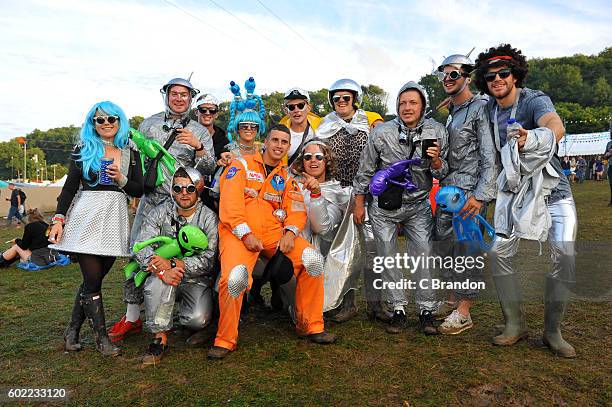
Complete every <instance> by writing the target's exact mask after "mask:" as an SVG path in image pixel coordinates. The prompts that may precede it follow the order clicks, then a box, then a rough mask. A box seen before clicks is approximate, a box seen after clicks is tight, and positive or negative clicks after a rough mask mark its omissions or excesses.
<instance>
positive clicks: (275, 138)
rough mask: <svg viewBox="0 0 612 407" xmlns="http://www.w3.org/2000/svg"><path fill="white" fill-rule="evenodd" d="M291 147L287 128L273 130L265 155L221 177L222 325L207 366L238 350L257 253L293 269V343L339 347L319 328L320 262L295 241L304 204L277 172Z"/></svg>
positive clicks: (287, 287) (246, 159)
mask: <svg viewBox="0 0 612 407" xmlns="http://www.w3.org/2000/svg"><path fill="white" fill-rule="evenodd" d="M290 140H291V136H290V132H289V129H288V128H287V127H285V126H283V125H277V126H274V127H272V129H271V130H270V133H268V136H267V138H266V140H265V143H264V146H265V151H264V152H263V154H260V153H259V152H256V153H255V154H253V155H245V156H243V157H240V158H237V159H235V160H234V161H233V162H232V163H231V164H230V166H229V168H228V169H227V170H226V171H225V173H224V174H223V175H222V176H221V199H220V206H219V220H220V222H219V239H220V245H219V249H220V256H221V279H220V281H219V309H220V317H219V329H218V331H217V337H216V339H215V345H214V346H213V347H212V348H211V350H210V351H209V353H208V357H209V358H210V359H221V358H223V357H225V356H226V355H227V353H228V352H230V351H232V350H234V349H235V348H236V344H237V341H238V321H239V318H240V308H241V306H242V297H243V295H244V293H245V291H247V290H248V289H250V287H251V284H252V281H253V279H252V276H251V275H252V272H253V266H254V265H255V262H256V261H257V257H258V256H259V254H260V253H262V254H263V256H265V257H267V258H271V257H272V256H273V255H274V254H275V252H276V251H277V249H278V250H280V252H282V253H284V254H285V255H286V256H287V257H288V258H289V259H290V260H291V262H292V263H293V276H289V278H288V279H286V280H287V281H285V283H284V284H283V287H281V290H283V291H284V292H285V298H288V302H289V305H290V308H292V309H290V312H291V314H292V316H293V317H294V320H295V323H296V328H297V332H298V335H300V336H302V337H307V338H308V339H310V340H311V341H313V342H316V343H332V342H335V340H336V336H335V335H333V334H328V333H325V332H324V326H323V280H324V278H323V256H321V254H320V253H319V252H318V251H317V250H315V249H314V248H313V247H312V246H311V245H310V244H309V243H308V242H307V241H306V240H304V239H303V238H301V237H299V236H298V235H299V234H300V231H301V230H302V229H303V228H304V225H305V223H306V209H305V206H304V198H303V196H302V191H301V189H300V186H299V185H298V184H297V182H296V181H295V180H294V179H293V178H292V177H290V176H289V172H288V170H287V168H286V167H284V166H282V165H281V159H282V158H283V157H284V156H285V154H287V150H288V149H289V145H290ZM292 287H293V288H292ZM291 291H293V298H290V297H291V294H292V293H291Z"/></svg>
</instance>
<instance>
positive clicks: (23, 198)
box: [19, 189, 26, 205]
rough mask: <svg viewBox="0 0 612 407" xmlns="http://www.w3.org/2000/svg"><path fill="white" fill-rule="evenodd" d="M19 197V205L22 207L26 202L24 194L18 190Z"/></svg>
mask: <svg viewBox="0 0 612 407" xmlns="http://www.w3.org/2000/svg"><path fill="white" fill-rule="evenodd" d="M19 197H20V198H21V204H22V205H23V204H24V202H25V200H26V194H25V192H23V191H22V190H21V189H20V190H19Z"/></svg>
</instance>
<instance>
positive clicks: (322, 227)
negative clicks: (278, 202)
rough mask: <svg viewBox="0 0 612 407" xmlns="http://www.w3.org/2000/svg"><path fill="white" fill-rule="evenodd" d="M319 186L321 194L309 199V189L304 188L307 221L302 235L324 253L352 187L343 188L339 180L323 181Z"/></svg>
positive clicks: (327, 248)
mask: <svg viewBox="0 0 612 407" xmlns="http://www.w3.org/2000/svg"><path fill="white" fill-rule="evenodd" d="M320 187H321V196H320V197H318V198H314V199H310V191H308V190H307V189H304V203H305V204H306V207H307V208H308V222H307V223H306V226H305V227H304V230H303V231H302V236H303V237H304V238H305V239H306V240H308V241H309V242H311V243H312V244H313V245H314V246H315V247H316V248H317V249H318V250H319V251H320V252H321V253H322V254H323V255H326V254H327V252H328V251H329V246H330V245H331V242H332V241H333V240H334V238H335V237H336V233H337V232H338V227H339V226H340V223H341V222H342V219H343V218H344V214H345V213H346V211H347V208H348V206H349V201H350V200H351V191H352V188H351V187H345V188H343V187H342V186H341V185H340V181H327V182H323V183H321V184H320Z"/></svg>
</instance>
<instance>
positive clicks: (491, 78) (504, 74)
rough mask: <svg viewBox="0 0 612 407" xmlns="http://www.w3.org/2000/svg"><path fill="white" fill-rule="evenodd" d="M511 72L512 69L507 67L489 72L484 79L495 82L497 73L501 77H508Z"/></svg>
mask: <svg viewBox="0 0 612 407" xmlns="http://www.w3.org/2000/svg"><path fill="white" fill-rule="evenodd" d="M510 74H512V69H510V68H506V69H502V70H500V71H497V72H487V73H486V74H484V79H485V81H487V82H493V81H494V80H495V77H496V76H497V75H499V77H500V78H501V79H506V78H507V77H508V76H510Z"/></svg>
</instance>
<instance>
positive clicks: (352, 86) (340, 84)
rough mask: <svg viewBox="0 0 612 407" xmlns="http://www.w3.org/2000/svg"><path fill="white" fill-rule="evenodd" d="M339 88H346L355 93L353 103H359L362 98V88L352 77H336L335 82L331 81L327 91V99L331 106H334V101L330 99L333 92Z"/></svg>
mask: <svg viewBox="0 0 612 407" xmlns="http://www.w3.org/2000/svg"><path fill="white" fill-rule="evenodd" d="M339 90H347V91H349V92H352V93H354V94H355V104H357V105H361V99H362V98H363V89H361V86H359V84H358V83H357V82H355V81H354V80H352V79H338V80H337V81H336V82H334V83H332V85H331V86H330V87H329V90H328V91H327V100H328V101H329V104H330V105H331V107H332V108H333V107H334V102H333V101H332V97H333V96H334V93H336V92H337V91H339Z"/></svg>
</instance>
